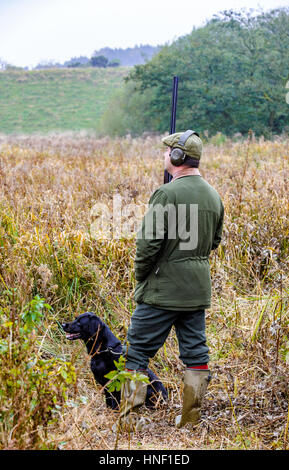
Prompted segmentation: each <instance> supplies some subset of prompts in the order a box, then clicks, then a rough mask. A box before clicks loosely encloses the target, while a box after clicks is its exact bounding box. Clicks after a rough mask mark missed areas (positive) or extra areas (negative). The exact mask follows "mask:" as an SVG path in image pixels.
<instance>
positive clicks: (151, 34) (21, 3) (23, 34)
mask: <svg viewBox="0 0 289 470" xmlns="http://www.w3.org/2000/svg"><path fill="white" fill-rule="evenodd" d="M278 6H289V0H259V1H258V0H217V1H216V0H201V1H199V0H198V1H194V0H102V1H100V0H0V58H2V59H4V60H6V61H7V62H9V63H11V64H13V65H19V66H29V67H32V66H35V65H37V63H39V62H40V61H44V60H55V61H59V62H64V61H65V60H68V59H70V58H71V57H73V56H79V55H86V56H88V57H90V56H91V54H92V53H93V51H94V50H96V49H100V48H102V47H106V46H107V47H112V48H114V47H121V48H126V47H133V46H134V45H136V44H137V45H139V44H151V45H157V44H164V43H166V42H171V41H173V40H174V39H176V38H177V37H179V36H183V35H184V34H188V33H190V32H191V31H192V29H193V27H194V26H201V25H202V24H204V22H205V21H206V20H207V19H210V18H211V17H212V16H213V15H214V14H215V13H217V12H219V11H222V10H225V9H229V8H233V9H240V8H243V7H246V8H256V9H257V8H262V9H264V10H268V9H271V8H276V7H278Z"/></svg>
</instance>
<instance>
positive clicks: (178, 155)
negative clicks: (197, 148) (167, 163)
mask: <svg viewBox="0 0 289 470" xmlns="http://www.w3.org/2000/svg"><path fill="white" fill-rule="evenodd" d="M193 134H196V135H197V136H198V137H200V136H199V134H198V133H197V132H195V131H192V130H190V129H189V130H188V131H186V132H184V133H183V134H182V135H181V136H180V139H179V141H178V143H177V145H181V146H182V147H184V145H185V143H186V141H187V140H188V138H189V137H190V136H191V135H193ZM185 158H186V154H185V152H184V150H182V149H180V148H173V149H172V151H171V153H170V159H171V163H172V165H174V166H180V165H182V164H183V163H184V161H185Z"/></svg>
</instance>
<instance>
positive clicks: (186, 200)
mask: <svg viewBox="0 0 289 470" xmlns="http://www.w3.org/2000/svg"><path fill="white" fill-rule="evenodd" d="M190 205H194V206H190ZM160 206H162V207H163V208H164V207H166V208H167V209H168V210H166V211H163V215H162V211H160V212H158V213H157V214H158V215H157V219H156V220H157V221H158V222H157V223H155V224H153V225H152V224H151V221H152V220H153V219H152V217H153V216H152V214H153V212H156V211H157V209H159V208H160ZM190 207H191V208H193V209H192V211H195V212H192V213H193V214H195V216H192V215H191V217H190ZM170 214H171V215H170ZM223 219H224V206H223V203H222V201H221V198H220V196H219V194H218V192H217V191H216V190H215V189H214V188H213V187H212V186H211V185H210V184H209V183H207V182H206V181H205V180H204V179H203V178H202V177H201V176H199V175H190V176H183V177H180V178H177V179H176V180H174V181H171V182H170V183H168V184H164V185H162V186H161V187H160V188H159V189H157V190H156V191H155V192H154V193H153V195H152V196H151V198H150V201H149V210H148V211H147V213H146V215H145V217H144V218H143V221H142V226H141V229H140V230H139V232H138V234H137V241H136V257H135V277H136V280H137V281H138V282H137V286H136V289H135V296H134V298H135V301H136V302H137V303H147V304H151V305H155V306H159V307H160V308H166V309H168V310H198V309H201V308H202V309H206V308H209V307H210V305H211V277H210V264H209V255H210V252H211V250H214V249H216V248H217V247H218V245H219V243H220V241H221V236H222V229H223ZM190 220H191V221H192V223H190ZM190 227H191V231H192V232H191V234H192V235H191V237H189V236H188V234H187V235H186V236H185V233H184V230H185V229H186V230H187V231H189V230H190ZM188 233H189V232H188ZM189 240H191V244H190V245H188V244H187V245H185V244H184V243H185V242H188V241H189Z"/></svg>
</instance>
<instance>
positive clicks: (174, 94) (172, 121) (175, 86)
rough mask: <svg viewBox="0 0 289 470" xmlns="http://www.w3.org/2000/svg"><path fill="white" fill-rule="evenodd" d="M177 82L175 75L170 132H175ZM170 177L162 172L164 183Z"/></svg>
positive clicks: (170, 176)
mask: <svg viewBox="0 0 289 470" xmlns="http://www.w3.org/2000/svg"><path fill="white" fill-rule="evenodd" d="M178 84H179V77H177V76H175V77H174V79H173V92H172V110H171V124H170V134H174V133H175V132H176V114H177V100H178ZM171 179H172V175H170V173H168V172H167V170H165V173H164V183H169V182H170V181H171Z"/></svg>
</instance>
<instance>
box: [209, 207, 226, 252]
mask: <svg viewBox="0 0 289 470" xmlns="http://www.w3.org/2000/svg"><path fill="white" fill-rule="evenodd" d="M223 224H224V205H223V203H222V201H221V211H220V217H219V220H218V224H217V228H216V232H215V236H214V240H213V244H212V250H215V249H216V248H218V246H219V245H220V243H221V239H222V232H223Z"/></svg>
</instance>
